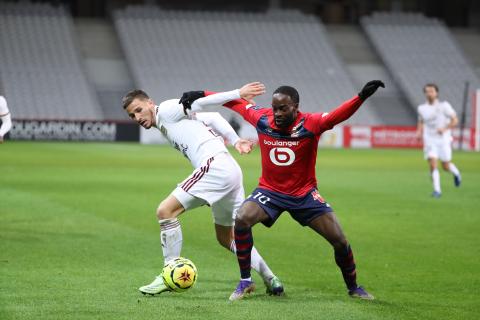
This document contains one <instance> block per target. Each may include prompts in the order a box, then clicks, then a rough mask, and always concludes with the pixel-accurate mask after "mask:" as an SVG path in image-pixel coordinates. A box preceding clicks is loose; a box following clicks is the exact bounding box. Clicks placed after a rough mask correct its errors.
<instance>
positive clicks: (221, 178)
mask: <svg viewBox="0 0 480 320" xmlns="http://www.w3.org/2000/svg"><path fill="white" fill-rule="evenodd" d="M256 91H258V89H257V87H255V86H252V85H251V84H247V85H245V86H243V87H242V88H241V89H240V91H239V93H240V95H241V97H244V98H249V97H253V96H255V95H258V94H259V93H258V92H256ZM229 100H230V99H229V98H228V97H226V98H225V95H224V94H223V93H219V94H215V95H211V96H208V97H205V98H202V99H198V100H196V101H195V104H198V105H200V106H201V107H206V106H209V105H221V104H223V103H226V102H227V101H229ZM123 107H124V109H125V110H126V112H127V113H128V115H129V116H130V118H132V119H133V120H135V121H136V122H137V123H138V124H139V125H141V126H142V127H144V128H145V129H150V128H151V127H156V128H157V129H159V130H160V132H161V133H162V134H163V135H164V136H165V138H166V139H167V140H168V141H169V142H170V144H171V145H172V146H173V147H174V148H175V149H177V150H179V151H180V152H181V153H182V154H183V155H184V156H185V157H186V158H187V159H188V160H189V161H190V162H191V163H192V165H193V167H194V168H195V170H194V171H193V173H192V174H191V175H190V176H189V177H188V178H186V179H185V180H184V181H183V182H181V183H179V184H178V186H177V188H175V189H174V190H173V192H172V193H171V194H170V195H169V196H168V197H167V198H166V199H165V200H163V201H162V202H161V203H160V205H159V206H158V208H157V212H156V214H157V218H158V221H159V223H160V239H161V244H162V250H163V257H164V263H165V264H166V263H167V262H168V261H170V260H172V259H175V258H177V257H179V256H180V251H181V248H182V231H181V227H180V222H179V221H178V219H177V217H178V216H179V215H180V214H181V213H183V212H185V211H187V210H191V209H194V208H197V207H200V206H203V205H209V206H210V207H211V208H212V213H213V219H214V224H215V231H216V236H217V240H218V242H219V243H220V245H222V246H223V247H225V248H227V249H229V250H231V251H232V252H235V241H234V238H233V225H234V221H235V212H236V210H237V209H238V208H239V207H240V206H241V204H242V202H243V200H244V196H245V195H244V190H243V179H242V171H241V169H240V167H239V165H238V164H237V162H236V161H235V160H234V158H233V157H232V156H231V155H230V154H229V153H228V150H227V148H226V147H225V143H224V140H223V139H222V137H224V138H225V139H226V140H227V141H228V142H229V143H231V144H232V145H234V146H235V148H236V149H237V151H239V152H240V154H242V153H249V152H250V151H251V148H252V145H253V143H252V142H250V141H248V140H243V139H240V138H239V137H238V135H237V134H236V133H235V131H234V130H233V128H232V127H231V126H230V124H229V123H228V122H227V121H226V120H225V119H224V118H223V117H221V116H220V114H219V113H217V112H205V113H191V114H190V113H187V112H188V111H187V110H185V109H184V107H183V105H182V104H180V103H179V99H171V100H167V101H164V102H162V103H160V105H158V106H156V105H155V104H154V102H153V100H152V99H150V98H149V97H148V95H147V94H146V93H145V92H143V91H141V90H134V91H131V92H129V93H128V94H127V95H126V96H125V97H124V98H123ZM254 250H255V249H254ZM254 256H255V258H253V256H252V268H254V269H255V270H256V271H257V272H258V273H259V274H260V276H261V277H262V278H263V280H264V282H265V285H266V287H267V292H268V293H269V292H272V290H273V289H277V290H278V288H279V287H282V288H283V285H282V284H281V282H280V280H279V279H278V278H277V277H276V276H275V275H274V274H273V273H272V271H271V270H270V268H269V267H268V265H267V264H266V262H265V261H264V260H263V258H262V257H261V256H260V254H259V253H258V251H256V250H255V253H254ZM139 290H140V292H142V293H144V294H151V295H154V294H158V293H162V292H164V291H168V289H167V287H166V286H165V285H164V283H163V279H162V277H161V276H157V277H156V278H155V280H154V281H153V282H152V283H150V284H148V285H145V286H143V287H140V288H139Z"/></svg>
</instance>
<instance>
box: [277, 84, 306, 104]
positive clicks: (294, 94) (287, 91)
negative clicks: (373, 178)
mask: <svg viewBox="0 0 480 320" xmlns="http://www.w3.org/2000/svg"><path fill="white" fill-rule="evenodd" d="M275 93H281V94H284V95H286V96H289V97H290V99H292V101H293V102H295V103H299V102H300V96H299V95H298V91H297V89H295V88H294V87H290V86H281V87H278V88H277V90H275V91H274V92H273V94H275Z"/></svg>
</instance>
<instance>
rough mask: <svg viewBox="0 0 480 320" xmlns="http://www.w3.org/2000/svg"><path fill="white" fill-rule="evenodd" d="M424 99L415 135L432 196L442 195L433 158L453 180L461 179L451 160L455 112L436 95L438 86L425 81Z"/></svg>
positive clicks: (455, 121)
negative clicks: (426, 162) (418, 142)
mask: <svg viewBox="0 0 480 320" xmlns="http://www.w3.org/2000/svg"><path fill="white" fill-rule="evenodd" d="M423 91H424V94H425V97H426V99H427V101H426V102H425V103H424V104H422V105H420V106H418V125H417V137H418V138H419V139H421V138H423V152H424V157H425V159H426V160H427V161H428V163H429V166H430V173H431V175H432V183H433V193H432V196H433V197H434V198H439V197H440V196H441V195H442V190H441V187H440V173H439V171H438V168H437V160H438V159H440V161H441V162H442V167H443V169H444V170H445V171H447V172H450V173H452V174H453V178H454V184H455V186H457V187H459V186H460V183H461V181H462V178H461V175H460V171H459V170H458V168H457V167H456V166H455V165H454V164H453V163H452V162H451V161H452V132H451V129H453V128H454V127H455V126H456V125H457V123H458V119H457V114H456V112H455V110H453V108H452V106H451V105H450V103H448V102H447V101H440V100H439V99H438V86H437V85H436V84H434V83H429V84H427V85H425V87H424V88H423Z"/></svg>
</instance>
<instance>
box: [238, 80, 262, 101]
mask: <svg viewBox="0 0 480 320" xmlns="http://www.w3.org/2000/svg"><path fill="white" fill-rule="evenodd" d="M264 93H265V85H264V84H263V83H261V82H251V83H247V84H246V85H244V86H243V87H241V88H240V97H241V98H242V99H245V100H247V101H248V102H250V103H252V104H254V101H253V98H255V97H256V96H259V95H262V94H264Z"/></svg>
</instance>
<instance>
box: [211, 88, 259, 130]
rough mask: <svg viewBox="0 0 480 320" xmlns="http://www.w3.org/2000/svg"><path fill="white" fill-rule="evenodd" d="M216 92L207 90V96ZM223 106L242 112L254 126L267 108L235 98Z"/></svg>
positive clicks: (244, 117) (246, 119)
mask: <svg viewBox="0 0 480 320" xmlns="http://www.w3.org/2000/svg"><path fill="white" fill-rule="evenodd" d="M214 93H216V92H212V91H205V96H209V95H211V94H214ZM223 106H224V107H226V108H228V109H230V110H232V111H235V112H236V113H238V114H240V115H241V116H242V117H243V119H245V121H247V122H249V123H250V124H252V125H253V126H256V125H257V122H258V120H259V119H260V117H261V116H262V115H263V114H264V110H265V109H263V108H260V107H258V106H254V105H252V104H251V103H250V102H248V101H247V100H245V99H235V100H232V101H230V102H227V103H225V104H224V105H223Z"/></svg>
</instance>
